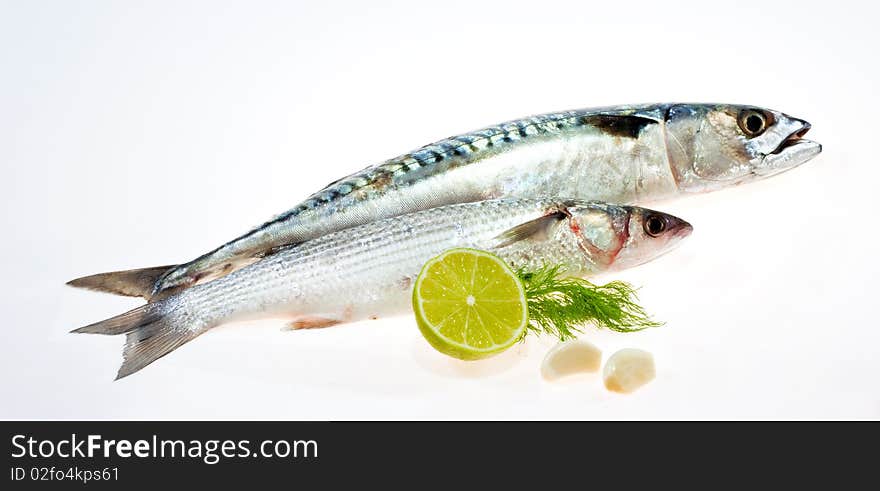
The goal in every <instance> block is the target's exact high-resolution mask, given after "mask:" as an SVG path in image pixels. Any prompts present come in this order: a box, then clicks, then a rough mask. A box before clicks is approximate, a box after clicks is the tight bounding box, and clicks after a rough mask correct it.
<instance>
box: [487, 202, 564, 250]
mask: <svg viewBox="0 0 880 491" xmlns="http://www.w3.org/2000/svg"><path fill="white" fill-rule="evenodd" d="M568 217H569V215H568V213H567V212H565V211H564V210H559V211H553V212H551V213H548V214H547V215H544V216H542V217H540V218H536V219H534V220H529V221H528V222H525V223H521V224H519V225H517V226H515V227H512V228H510V229H507V230H505V231H504V232H501V233H500V234H498V236H497V237H495V240H497V241H498V243H496V244H495V245H494V247H495V248H501V247H506V246H509V245H510V244H513V243H515V242H519V241H521V240H526V239H533V240H544V239H546V238H547V237H548V236H549V232H550V230H551V229H552V228H553V227H554V226H556V225H557V224H558V223H559V222H561V221H562V220H565V219H566V218H568Z"/></svg>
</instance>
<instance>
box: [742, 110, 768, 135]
mask: <svg viewBox="0 0 880 491" xmlns="http://www.w3.org/2000/svg"><path fill="white" fill-rule="evenodd" d="M737 121H738V122H739V128H740V129H741V130H742V131H743V133H745V134H746V135H748V136H750V137H752V136H758V135H760V134H761V133H763V132H764V130H766V129H767V126H768V118H767V115H766V114H764V113H762V112H760V111H756V110H754V109H743V110H742V111H740V113H739V118H737Z"/></svg>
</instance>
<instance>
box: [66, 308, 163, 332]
mask: <svg viewBox="0 0 880 491" xmlns="http://www.w3.org/2000/svg"><path fill="white" fill-rule="evenodd" d="M148 307H151V305H150V304H147V305H142V306H140V307H138V308H136V309H133V310H129V311H128V312H126V313H124V314H120V315H117V316H116V317H111V318H109V319H106V320H103V321H101V322H96V323H94V324H89V325H87V326H84V327H80V328H79V329H74V330H72V331H70V332H72V333H77V334H105V335H108V336H112V335H115V334H125V333H127V332H129V331H133V330H135V329H137V328H139V327H141V326H145V325H148V324H152V323H153V322H156V320H158V317H159V315H158V314H157V313H154V312H151V311H153V310H155V309H154V308H148Z"/></svg>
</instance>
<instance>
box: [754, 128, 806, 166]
mask: <svg viewBox="0 0 880 491" xmlns="http://www.w3.org/2000/svg"><path fill="white" fill-rule="evenodd" d="M798 122H799V123H801V124H800V125H799V126H798V127H797V128H796V129H795V130H794V131H792V132H791V134H789V135H788V137H787V138H786V139H784V140H782V142H780V143H779V145H778V146H777V147H776V148H775V149H774V150H773V151H772V152H770V153H768V154H766V155H764V157H763V158H762V159H761V162H760V164H758V165H757V166H755V168H754V173H755V174H757V175H759V176H764V177H766V176H773V175H776V174H779V173H782V172H785V171H787V170H791V169H794V168H795V167H797V166H799V165H801V164H803V163H805V162H807V161H808V160H810V159H812V158H813V157H815V156H816V155H819V154H820V153H821V152H822V145H821V144H820V143H818V142H815V141H812V140H807V139H806V138H804V135H806V134H807V132H808V131H810V128H812V125H810V123H808V122H806V121H803V120H798Z"/></svg>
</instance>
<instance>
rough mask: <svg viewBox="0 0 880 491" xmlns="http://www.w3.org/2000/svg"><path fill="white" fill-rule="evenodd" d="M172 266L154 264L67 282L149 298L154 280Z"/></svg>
mask: <svg viewBox="0 0 880 491" xmlns="http://www.w3.org/2000/svg"><path fill="white" fill-rule="evenodd" d="M173 267H174V266H173V265H170V266H156V267H153V268H142V269H128V270H125V271H111V272H109V273H98V274H93V275H91V276H83V277H82V278H77V279H75V280H70V281H68V282H67V284H68V285H70V286H73V287H76V288H85V289H87V290H96V291H99V292H105V293H114V294H116V295H125V296H127V297H144V298H145V299H147V300H150V298H151V297H152V296H153V288H154V287H155V286H156V282H157V281H158V280H159V278H160V277H161V276H162V275H163V274H165V272H166V271H168V270H169V269H171V268H173Z"/></svg>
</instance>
